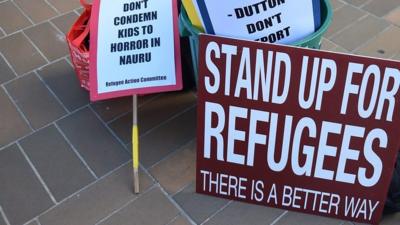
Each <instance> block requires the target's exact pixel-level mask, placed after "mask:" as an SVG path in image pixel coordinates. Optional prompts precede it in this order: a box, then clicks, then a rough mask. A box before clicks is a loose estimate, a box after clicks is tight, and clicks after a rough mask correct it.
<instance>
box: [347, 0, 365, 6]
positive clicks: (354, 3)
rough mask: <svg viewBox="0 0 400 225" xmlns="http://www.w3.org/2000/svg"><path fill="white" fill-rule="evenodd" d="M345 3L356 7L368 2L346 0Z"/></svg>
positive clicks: (363, 0)
mask: <svg viewBox="0 0 400 225" xmlns="http://www.w3.org/2000/svg"><path fill="white" fill-rule="evenodd" d="M344 1H345V2H347V3H350V4H352V5H354V6H361V5H362V4H365V3H366V2H367V1H368V0H344Z"/></svg>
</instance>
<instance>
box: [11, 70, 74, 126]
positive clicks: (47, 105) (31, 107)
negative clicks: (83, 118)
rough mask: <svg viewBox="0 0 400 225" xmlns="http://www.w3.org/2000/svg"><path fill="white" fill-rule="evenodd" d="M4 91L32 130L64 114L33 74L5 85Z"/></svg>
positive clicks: (58, 104)
mask: <svg viewBox="0 0 400 225" xmlns="http://www.w3.org/2000/svg"><path fill="white" fill-rule="evenodd" d="M6 89H7V91H8V92H9V93H10V95H11V97H12V98H13V99H14V101H15V102H16V104H17V105H18V107H19V108H20V109H21V111H22V112H23V113H24V115H25V116H26V118H27V119H28V121H29V123H30V124H31V125H32V127H33V128H34V129H38V128H40V127H43V126H44V125H46V124H48V123H51V122H53V121H54V120H56V119H58V118H60V117H61V116H63V115H64V114H65V113H66V112H65V110H64V109H63V108H62V106H61V105H60V103H58V102H57V100H56V99H55V98H54V96H53V95H52V94H51V93H50V92H49V91H48V89H47V88H46V86H45V85H44V84H43V83H42V82H41V81H40V80H39V78H38V77H37V76H36V75H35V74H34V73H31V74H28V75H27V76H24V77H21V78H19V79H17V80H14V81H12V82H11V83H9V84H7V85H6ZM44 109H45V110H44Z"/></svg>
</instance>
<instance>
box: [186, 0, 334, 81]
mask: <svg viewBox="0 0 400 225" xmlns="http://www.w3.org/2000/svg"><path fill="white" fill-rule="evenodd" d="M332 15H333V14H332V6H331V3H330V0H321V27H320V28H319V29H318V30H317V31H316V32H314V33H312V34H310V35H308V36H307V37H305V38H303V39H302V40H300V41H297V42H295V43H292V44H291V45H293V46H298V47H305V48H313V49H319V48H320V47H321V39H322V36H323V35H324V34H325V32H326V31H327V30H328V28H329V25H330V24H331V22H332ZM179 32H180V34H181V36H182V37H186V36H188V37H189V42H190V50H191V55H192V64H193V74H194V76H195V81H196V83H197V77H198V76H197V75H198V74H197V73H198V52H199V34H200V33H202V32H201V31H200V30H198V29H197V28H195V27H193V25H192V23H191V22H190V20H189V18H188V15H187V13H186V11H185V9H184V8H183V7H182V8H181V13H180V15H179Z"/></svg>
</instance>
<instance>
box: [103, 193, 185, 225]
mask: <svg viewBox="0 0 400 225" xmlns="http://www.w3.org/2000/svg"><path fill="white" fill-rule="evenodd" d="M178 214H179V210H178V209H177V208H176V207H175V206H174V205H173V204H172V203H171V202H170V201H169V200H168V198H167V197H166V196H165V195H164V194H163V193H162V192H161V190H160V189H159V188H157V187H156V188H153V189H152V190H150V191H149V192H147V193H145V194H143V195H142V196H140V197H139V198H138V199H136V200H134V201H133V202H132V203H130V204H128V205H127V206H126V207H124V208H123V209H121V210H120V211H118V212H117V213H115V214H114V215H112V216H111V217H109V218H108V219H106V220H105V221H103V222H102V223H100V224H99V225H164V224H167V223H168V222H169V221H171V220H172V219H173V218H175V217H176V216H177V215H178Z"/></svg>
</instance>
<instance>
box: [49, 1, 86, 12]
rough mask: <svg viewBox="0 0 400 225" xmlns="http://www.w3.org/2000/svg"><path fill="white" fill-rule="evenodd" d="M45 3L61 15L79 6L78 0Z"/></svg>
mask: <svg viewBox="0 0 400 225" xmlns="http://www.w3.org/2000/svg"><path fill="white" fill-rule="evenodd" d="M47 1H48V2H49V3H50V4H52V5H53V6H54V7H55V8H56V9H57V10H58V11H59V12H61V13H64V12H67V11H71V10H74V9H76V8H79V7H80V6H81V5H80V3H79V1H78V0H47Z"/></svg>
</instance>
